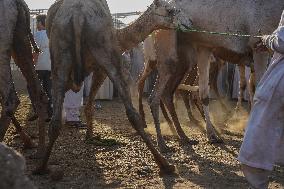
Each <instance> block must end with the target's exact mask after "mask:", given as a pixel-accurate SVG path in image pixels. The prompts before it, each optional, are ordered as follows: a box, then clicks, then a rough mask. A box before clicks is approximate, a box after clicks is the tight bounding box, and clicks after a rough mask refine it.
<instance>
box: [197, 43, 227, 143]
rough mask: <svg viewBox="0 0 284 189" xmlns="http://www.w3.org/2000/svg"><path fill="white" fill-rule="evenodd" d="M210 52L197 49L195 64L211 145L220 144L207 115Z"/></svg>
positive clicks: (220, 140)
mask: <svg viewBox="0 0 284 189" xmlns="http://www.w3.org/2000/svg"><path fill="white" fill-rule="evenodd" d="M210 55H211V52H210V51H209V50H208V49H206V48H199V49H198V53H197V63H198V72H199V95H200V98H201V100H202V104H203V110H204V113H205V119H206V131H207V137H208V140H209V141H210V142H211V143H219V142H222V139H221V138H220V137H219V135H218V133H217V131H216V129H215V128H214V126H213V124H212V122H211V119H210V115H209V85H208V84H209V68H210V61H209V60H210Z"/></svg>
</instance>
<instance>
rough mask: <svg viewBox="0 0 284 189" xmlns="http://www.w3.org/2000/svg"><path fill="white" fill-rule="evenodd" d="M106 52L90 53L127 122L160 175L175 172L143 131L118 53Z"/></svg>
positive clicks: (94, 49)
mask: <svg viewBox="0 0 284 189" xmlns="http://www.w3.org/2000/svg"><path fill="white" fill-rule="evenodd" d="M109 44H111V43H109ZM109 47H113V45H110V46H109ZM108 50H109V51H108V52H106V49H102V48H92V49H91V52H92V54H93V56H94V58H95V60H96V62H97V63H98V64H99V65H100V66H102V67H104V70H106V72H107V74H108V76H109V78H110V79H111V80H112V82H113V83H114V86H115V87H116V89H117V90H118V92H119V94H120V97H121V99H122V101H123V103H124V106H125V109H126V114H127V117H128V120H129V121H130V123H131V124H132V126H133V127H134V129H135V130H136V131H137V132H138V134H139V135H140V136H141V137H142V139H143V141H144V142H145V143H146V145H147V147H148V149H149V150H150V151H151V152H152V154H153V156H154V159H155V161H156V163H157V164H158V166H159V168H160V171H161V173H173V172H174V170H175V168H174V166H172V165H170V164H169V163H168V161H167V160H166V159H165V158H164V157H163V156H162V155H161V154H160V153H159V151H157V150H156V148H155V146H154V145H153V143H152V142H151V139H150V138H149V136H148V135H147V134H146V132H145V131H144V122H143V120H142V119H141V117H140V116H139V114H138V112H137V111H136V110H135V108H134V107H133V104H132V101H131V95H130V89H129V84H128V83H126V81H125V80H124V77H123V75H122V74H123V73H122V72H121V67H120V64H121V61H120V55H119V52H117V51H116V50H115V49H108ZM110 52H112V53H110ZM116 61H118V62H116Z"/></svg>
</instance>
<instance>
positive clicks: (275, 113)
mask: <svg viewBox="0 0 284 189" xmlns="http://www.w3.org/2000/svg"><path fill="white" fill-rule="evenodd" d="M283 26H284V12H283V14H282V19H281V22H280V25H279V27H278V29H277V30H276V31H275V32H274V33H273V34H272V35H271V36H269V38H268V39H267V41H266V45H267V46H269V47H270V48H271V49H273V50H274V51H275V53H274V56H273V58H272V62H271V64H270V66H269V67H268V70H267V71H266V72H265V74H264V76H263V77H262V79H261V81H260V82H259V84H258V86H257V89H256V92H255V96H254V102H253V103H254V106H253V108H252V111H251V115H250V119H249V122H248V126H247V130H246V133H245V137H244V141H243V144H242V146H241V150H240V153H239V157H238V160H239V161H240V162H241V163H242V164H245V165H248V166H250V167H254V168H259V169H264V170H268V171H271V170H273V166H274V165H275V164H277V163H280V164H284V27H283Z"/></svg>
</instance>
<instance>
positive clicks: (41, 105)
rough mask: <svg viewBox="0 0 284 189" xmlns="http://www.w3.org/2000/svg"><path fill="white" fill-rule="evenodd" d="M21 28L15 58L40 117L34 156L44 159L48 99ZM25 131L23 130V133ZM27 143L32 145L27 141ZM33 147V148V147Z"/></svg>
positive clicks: (16, 43) (14, 50)
mask: <svg viewBox="0 0 284 189" xmlns="http://www.w3.org/2000/svg"><path fill="white" fill-rule="evenodd" d="M20 29H21V28H20V27H19V28H17V30H16V32H15V36H14V44H13V58H14V60H15V63H16V64H17V66H18V67H19V68H20V70H21V72H22V74H23V76H24V77H25V79H26V81H27V85H28V88H29V89H30V91H31V92H30V98H31V102H32V104H33V105H34V107H35V111H36V113H37V115H38V116H39V119H38V122H37V125H38V128H39V144H38V148H37V152H36V153H35V154H34V155H33V157H34V158H42V157H43V155H44V153H45V147H46V146H45V135H46V130H45V120H46V119H47V117H48V113H47V111H48V98H47V95H46V94H45V93H44V91H43V89H42V86H41V84H40V82H39V80H38V78H37V74H36V72H35V69H34V65H33V58H32V53H31V52H32V49H31V46H30V41H29V38H28V37H25V38H23V36H22V35H21V34H20V33H21V32H20V31H19V30H20ZM22 132H23V131H22V130H21V133H22ZM22 138H24V139H28V138H27V137H26V136H22ZM25 143H27V144H29V143H31V141H30V139H29V141H25ZM31 147H32V146H31Z"/></svg>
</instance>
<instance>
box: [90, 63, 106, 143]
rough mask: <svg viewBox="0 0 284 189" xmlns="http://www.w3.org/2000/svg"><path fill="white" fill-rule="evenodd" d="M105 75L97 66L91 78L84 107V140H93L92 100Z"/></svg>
mask: <svg viewBox="0 0 284 189" xmlns="http://www.w3.org/2000/svg"><path fill="white" fill-rule="evenodd" d="M106 76H107V75H106V73H105V71H104V70H102V69H100V68H99V66H97V69H95V70H94V74H93V77H92V86H91V90H90V94H89V97H88V101H87V104H86V107H85V115H86V120H87V133H86V139H87V140H88V139H92V138H93V113H94V106H93V102H94V98H95V97H96V94H97V92H98V90H99V89H100V87H101V85H102V84H103V82H104V80H105V79H106Z"/></svg>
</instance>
